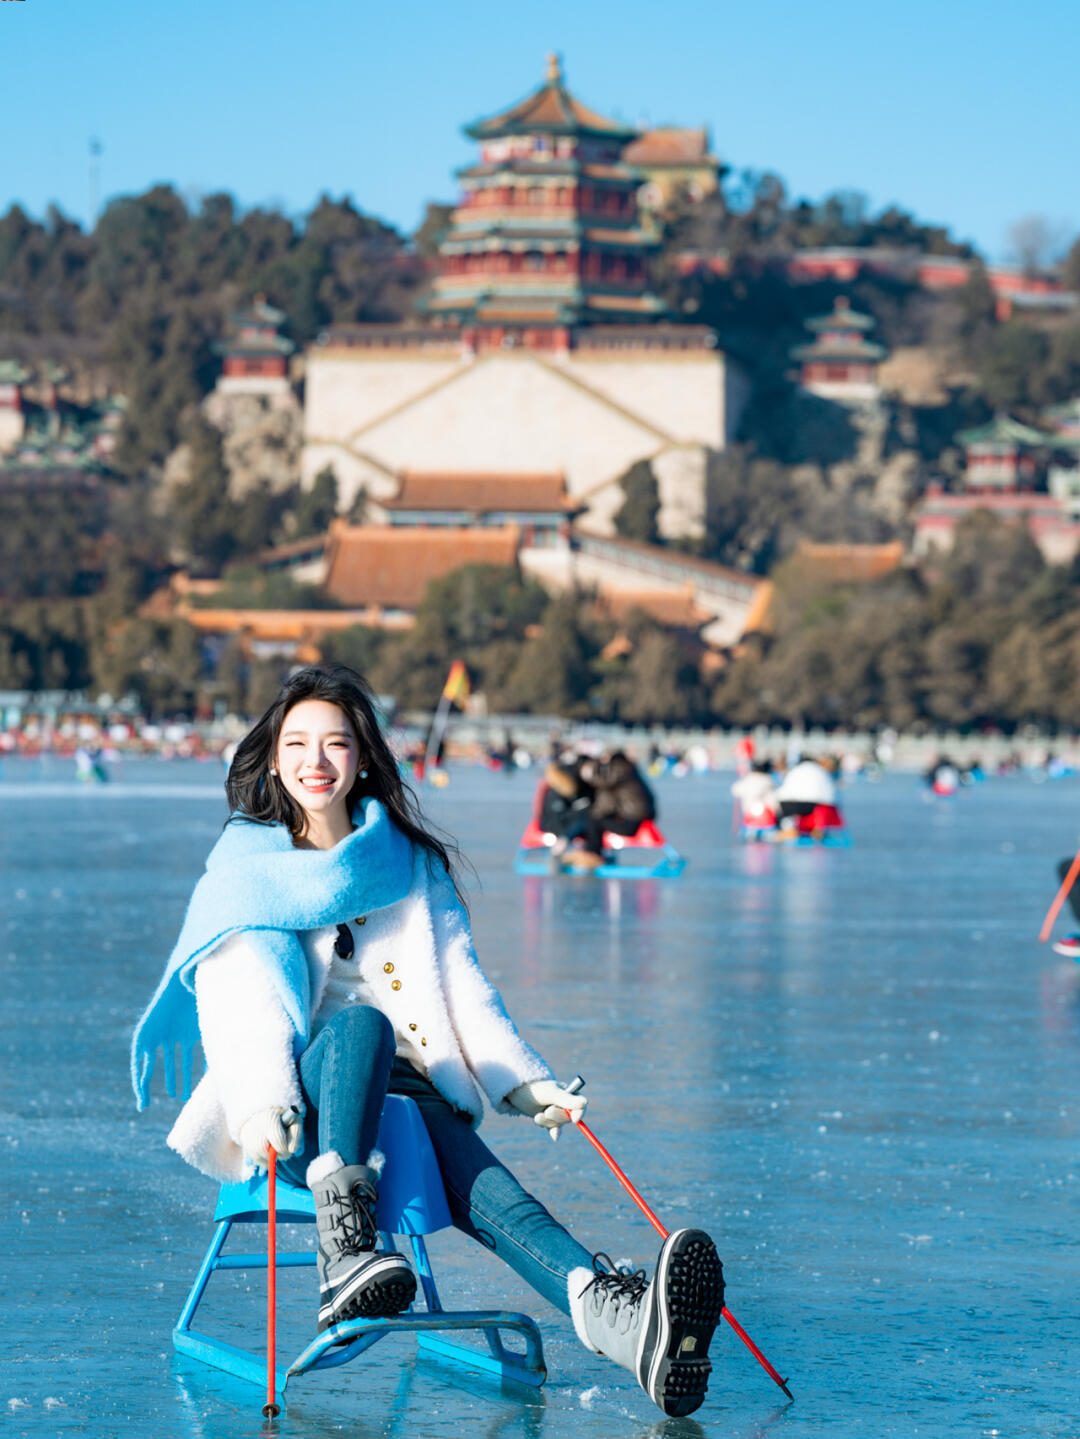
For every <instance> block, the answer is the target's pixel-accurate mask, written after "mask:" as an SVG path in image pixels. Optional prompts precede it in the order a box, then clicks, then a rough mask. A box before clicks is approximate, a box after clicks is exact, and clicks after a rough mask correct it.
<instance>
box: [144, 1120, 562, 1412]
mask: <svg viewBox="0 0 1080 1439" xmlns="http://www.w3.org/2000/svg"><path fill="white" fill-rule="evenodd" d="M395 1100H396V1103H397V1105H398V1106H402V1105H409V1106H410V1107H412V1106H411V1101H408V1100H400V1099H397V1097H395ZM385 1117H386V1116H385V1114H384V1121H385ZM381 1139H382V1131H380V1141H381ZM418 1168H420V1169H422V1163H421V1165H419V1166H418ZM427 1182H429V1183H430V1179H429V1178H428V1181H427ZM422 1183H423V1181H422ZM266 1194H267V1190H266V1181H265V1177H264V1178H263V1180H262V1182H261V1183H252V1184H248V1185H225V1186H224V1187H223V1188H222V1190H221V1192H220V1193H219V1195H218V1202H217V1207H216V1209H215V1212H214V1220H215V1227H214V1233H213V1236H212V1238H211V1240H210V1245H209V1248H208V1249H207V1251H206V1254H205V1256H204V1258H203V1261H202V1264H201V1265H200V1267H199V1272H198V1273H197V1274H196V1276H195V1282H194V1283H193V1284H192V1286H191V1291H190V1293H189V1294H188V1296H187V1299H186V1301H185V1303H184V1307H183V1309H182V1310H181V1312H180V1317H179V1319H178V1320H177V1321H176V1327H175V1329H174V1330H173V1335H172V1338H173V1347H174V1348H175V1349H176V1350H177V1351H178V1352H179V1353H181V1354H184V1355H187V1356H189V1357H190V1358H192V1359H197V1360H199V1361H200V1362H201V1363H203V1364H209V1365H211V1366H212V1367H213V1368H215V1369H220V1370H223V1371H224V1372H225V1373H227V1374H232V1375H234V1376H235V1377H236V1378H238V1379H244V1380H247V1381H248V1382H250V1383H252V1384H257V1385H260V1386H261V1387H262V1388H263V1389H265V1388H266V1383H267V1365H266V1356H265V1353H263V1354H255V1353H251V1352H249V1351H248V1350H246V1349H241V1348H238V1347H237V1346H236V1345H235V1344H229V1343H227V1342H226V1341H225V1340H222V1339H216V1338H214V1337H213V1336H212V1335H209V1334H205V1333H203V1332H202V1331H201V1330H198V1329H194V1328H192V1324H193V1321H194V1319H195V1315H196V1312H197V1310H198V1308H199V1304H200V1303H201V1301H202V1298H203V1295H204V1294H205V1292H206V1287H207V1285H208V1284H209V1282H210V1279H211V1276H212V1275H214V1274H216V1273H217V1272H218V1271H219V1270H230V1269H233V1270H252V1269H255V1270H258V1269H262V1270H265V1269H267V1267H268V1263H269V1261H268V1256H267V1253H266V1250H265V1249H264V1250H263V1251H262V1252H261V1253H241V1254H225V1253H223V1250H224V1248H225V1241H226V1240H227V1239H228V1237H229V1234H230V1231H231V1230H232V1227H233V1225H234V1224H238V1223H240V1224H243V1223H248V1224H256V1225H261V1226H264V1225H265V1224H266V1220H267V1210H266ZM277 1194H278V1204H277V1209H276V1213H277V1219H278V1221H279V1223H284V1224H314V1222H315V1205H314V1200H313V1199H312V1196H311V1192H310V1191H309V1190H306V1189H300V1188H297V1187H296V1186H295V1185H291V1184H286V1183H285V1182H284V1181H282V1180H280V1179H279V1180H278V1183H277ZM440 1200H441V1213H440ZM425 1202H426V1208H425ZM425 1213H426V1214H427V1215H428V1216H429V1218H428V1219H426V1220H424V1219H420V1220H419V1223H423V1224H424V1225H425V1230H424V1232H426V1233H431V1232H433V1230H435V1229H438V1228H443V1227H445V1224H446V1223H447V1222H448V1220H449V1213H448V1211H447V1210H446V1208H445V1195H444V1194H442V1193H441V1185H440V1194H439V1195H432V1194H431V1193H430V1192H429V1193H428V1194H427V1195H426V1196H423V1195H422V1196H421V1199H420V1200H419V1202H418V1204H417V1206H415V1207H412V1208H410V1207H404V1208H403V1209H401V1210H400V1212H399V1214H398V1218H399V1219H400V1222H401V1226H402V1231H403V1237H405V1238H407V1239H408V1241H409V1244H410V1246H411V1248H412V1256H413V1262H414V1264H415V1266H416V1272H417V1275H418V1276H419V1279H420V1285H421V1289H422V1292H423V1297H424V1303H425V1308H423V1309H417V1308H416V1307H413V1308H410V1309H409V1310H408V1311H407V1312H406V1313H405V1314H398V1315H395V1316H393V1317H390V1318H379V1319H348V1320H345V1321H343V1322H342V1323H341V1324H335V1325H332V1326H331V1327H330V1328H329V1329H326V1330H324V1331H323V1332H322V1333H321V1334H318V1335H316V1337H315V1338H314V1339H313V1340H312V1341H311V1342H310V1343H309V1344H308V1345H307V1346H306V1348H304V1349H303V1350H301V1352H300V1353H299V1354H298V1355H297V1356H296V1358H295V1359H293V1360H292V1362H291V1363H290V1364H288V1365H287V1366H286V1368H285V1372H284V1374H282V1370H281V1368H280V1367H279V1368H278V1369H277V1371H276V1376H275V1383H276V1387H277V1392H278V1394H279V1395H284V1393H285V1389H286V1385H287V1384H288V1382H289V1380H290V1379H292V1378H295V1377H297V1376H298V1375H301V1374H305V1373H307V1372H308V1370H312V1369H329V1368H334V1367H337V1366H338V1365H341V1364H348V1363H349V1362H350V1360H352V1359H355V1358H357V1357H358V1356H359V1355H361V1354H363V1353H364V1352H365V1351H366V1350H368V1349H370V1348H371V1347H372V1345H374V1344H377V1343H378V1342H379V1340H380V1339H385V1338H386V1336H387V1335H388V1334H397V1333H406V1332H408V1333H414V1334H415V1335H416V1340H417V1344H418V1345H419V1346H420V1348H421V1349H424V1350H427V1351H429V1352H430V1353H432V1354H434V1355H435V1356H437V1357H438V1358H440V1359H444V1360H448V1361H450V1362H451V1363H455V1364H460V1365H462V1366H463V1367H465V1368H468V1369H471V1370H473V1371H478V1372H480V1373H482V1374H488V1375H492V1376H494V1377H495V1378H497V1379H500V1380H502V1379H509V1380H512V1381H515V1382H516V1383H519V1384H525V1385H528V1386H529V1387H530V1388H534V1389H536V1388H539V1387H540V1385H542V1384H543V1382H544V1380H545V1379H546V1377H547V1369H546V1367H545V1364H544V1350H543V1344H542V1341H541V1338H540V1331H539V1329H538V1328H537V1326H536V1323H535V1321H534V1320H533V1319H530V1318H529V1316H528V1315H526V1314H517V1313H513V1312H511V1311H509V1310H503V1309H463V1310H448V1309H444V1308H443V1306H442V1301H441V1300H440V1298H439V1292H438V1289H437V1288H436V1285H435V1276H434V1274H433V1272H432V1268H431V1261H430V1259H429V1257H428V1251H427V1245H426V1244H425V1242H424V1233H421V1232H416V1230H417V1228H418V1227H419V1223H418V1222H417V1216H419V1215H424V1214H425ZM430 1216H434V1217H430ZM380 1236H381V1238H382V1240H383V1245H384V1247H385V1246H386V1245H387V1241H388V1237H389V1236H388V1234H387V1232H386V1231H383V1230H380ZM274 1263H275V1269H296V1268H313V1267H314V1265H315V1252H314V1250H310V1249H307V1250H295V1251H280V1250H279V1251H278V1253H277V1254H276V1255H275V1260H274ZM455 1330H456V1331H466V1330H467V1331H472V1332H474V1333H479V1334H482V1335H483V1337H484V1339H485V1340H486V1341H487V1350H486V1352H485V1351H484V1350H483V1349H480V1348H472V1347H470V1346H467V1345H465V1344H459V1343H455V1342H454V1340H453V1339H451V1338H448V1337H444V1335H445V1334H446V1332H447V1331H450V1332H453V1331H455ZM509 1334H517V1335H519V1336H520V1337H521V1339H522V1340H524V1352H520V1351H519V1350H518V1349H516V1348H515V1349H511V1348H508V1347H507V1345H506V1344H505V1342H504V1338H503V1336H504V1335H509Z"/></svg>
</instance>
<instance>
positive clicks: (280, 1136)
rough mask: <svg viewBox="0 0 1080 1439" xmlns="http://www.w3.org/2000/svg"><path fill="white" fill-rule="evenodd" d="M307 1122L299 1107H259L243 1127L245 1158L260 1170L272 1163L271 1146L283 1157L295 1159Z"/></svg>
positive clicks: (241, 1129) (242, 1141) (242, 1137)
mask: <svg viewBox="0 0 1080 1439" xmlns="http://www.w3.org/2000/svg"><path fill="white" fill-rule="evenodd" d="M303 1133H304V1123H303V1120H302V1119H301V1118H300V1116H299V1115H298V1114H297V1112H296V1110H295V1109H291V1108H290V1109H282V1108H281V1106H280V1105H275V1106H274V1107H273V1108H272V1109H259V1110H256V1112H255V1113H254V1114H253V1115H252V1116H251V1117H250V1119H245V1120H244V1122H243V1124H242V1125H241V1126H240V1135H239V1139H240V1148H241V1149H242V1150H243V1151H244V1158H245V1159H247V1160H248V1161H249V1163H251V1164H254V1165H255V1166H256V1167H257V1168H259V1169H266V1168H267V1166H268V1165H269V1163H270V1154H269V1151H270V1149H271V1148H273V1149H274V1151H275V1152H276V1153H277V1155H278V1156H279V1157H280V1158H282V1159H285V1158H291V1157H292V1156H293V1155H294V1154H295V1153H296V1152H297V1151H298V1150H299V1148H300V1140H301V1138H302V1137H303Z"/></svg>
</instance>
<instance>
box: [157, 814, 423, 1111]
mask: <svg viewBox="0 0 1080 1439" xmlns="http://www.w3.org/2000/svg"><path fill="white" fill-rule="evenodd" d="M353 823H354V824H355V825H356V826H357V828H356V829H355V830H354V831H353V833H352V834H350V835H348V836H347V837H346V838H345V839H343V840H342V841H341V842H340V843H339V844H336V845H335V846H334V848H333V849H326V850H317V849H316V850H298V849H294V848H293V843H292V837H291V835H290V834H289V831H288V830H287V829H286V828H285V826H284V825H280V824H276V825H265V824H255V823H254V822H252V821H251V820H234V821H232V822H231V823H230V824H228V825H226V827H225V831H224V833H223V834H222V836H221V838H220V839H219V840H218V842H217V844H216V845H215V846H214V848H213V849H212V850H211V851H210V855H209V857H208V858H207V861H206V873H205V874H204V875H203V876H202V878H201V879H200V880H199V882H198V884H197V885H196V886H195V891H194V893H193V894H192V896H191V901H190V903H189V904H188V908H187V914H186V915H185V916H184V924H183V928H182V929H181V931H180V938H179V939H178V940H177V941H176V947H175V948H174V950H173V952H172V954H171V956H170V958H169V962H168V964H167V965H166V966H165V973H164V974H163V975H162V977H161V982H160V984H159V985H158V987H157V990H156V991H155V993H154V997H153V999H152V1000H151V1001H150V1003H149V1005H148V1006H147V1009H146V1013H145V1014H144V1015H143V1017H142V1018H141V1019H140V1020H139V1022H138V1024H137V1025H136V1026H135V1033H134V1035H133V1036H132V1040H131V1083H132V1085H133V1087H134V1089H135V1098H136V1100H137V1102H138V1107H139V1108H140V1109H145V1108H146V1106H147V1104H148V1103H149V1102H150V1080H151V1077H152V1075H153V1072H154V1058H155V1055H156V1053H157V1051H158V1049H159V1048H160V1049H161V1050H162V1061H163V1062H162V1068H163V1071H164V1075H165V1089H166V1092H167V1093H168V1094H169V1096H170V1097H171V1098H175V1097H176V1089H177V1084H176V1048H177V1046H178V1045H179V1047H180V1051H181V1088H180V1097H181V1098H182V1099H186V1098H187V1097H188V1095H189V1094H190V1093H191V1063H192V1052H193V1050H194V1048H195V1045H196V1043H197V1042H198V1039H199V1017H198V1012H197V1010H196V1006H195V968H196V966H197V965H198V963H199V961H200V960H201V959H205V958H206V957H207V956H208V955H209V954H210V952H211V951H212V950H213V949H214V947H215V946H216V945H217V944H218V943H219V941H220V940H222V939H223V938H224V937H225V935H227V934H232V933H234V932H235V931H237V930H249V931H254V932H253V933H252V934H251V942H252V944H253V946H254V947H255V949H256V950H257V951H258V953H259V954H260V955H261V956H262V958H263V960H264V962H265V963H266V964H267V966H268V968H269V972H270V974H271V976H272V978H273V981H274V984H275V986H276V988H277V991H278V994H279V996H280V999H281V1003H282V1005H283V1007H284V1009H285V1013H286V1014H287V1015H288V1016H289V1019H290V1021H291V1022H292V1025H293V1028H294V1029H295V1031H296V1037H297V1043H298V1045H299V1046H301V1047H302V1046H303V1045H305V1044H306V1043H307V1040H308V1031H309V1027H310V1020H311V1016H310V1014H309V1007H310V981H309V977H308V968H307V960H306V959H305V956H304V951H303V949H302V947H301V945H300V941H299V939H298V938H297V934H296V932H297V930H304V929H319V928H321V927H322V926H323V925H328V924H342V923H344V922H345V921H346V920H348V919H354V918H355V917H356V916H357V915H361V914H368V913H370V912H371V910H373V909H383V908H385V907H386V906H387V905H390V904H395V903H396V902H397V901H398V900H399V899H404V897H405V895H406V894H408V892H409V887H410V884H411V882H412V844H411V842H410V841H409V839H408V838H407V837H406V836H405V835H404V834H402V832H401V830H399V829H398V828H397V827H396V825H395V824H394V823H393V821H392V820H391V819H390V818H389V817H388V816H387V814H386V811H385V810H384V809H383V807H382V805H381V804H380V803H379V802H378V800H375V799H366V800H362V801H361V803H360V805H359V806H358V808H357V810H356V813H355V814H354V815H353Z"/></svg>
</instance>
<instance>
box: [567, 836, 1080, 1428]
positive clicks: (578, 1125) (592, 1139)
mask: <svg viewBox="0 0 1080 1439" xmlns="http://www.w3.org/2000/svg"><path fill="white" fill-rule="evenodd" d="M1077 859H1078V860H1080V855H1078V856H1077ZM583 1083H584V1080H582V1084H583ZM575 1084H577V1081H576V1080H575V1081H571V1084H570V1085H568V1086H567V1088H568V1089H570V1091H571V1093H575V1092H576V1090H575V1088H574V1086H575ZM580 1088H581V1085H580V1084H577V1089H580ZM566 1113H567V1114H570V1111H569V1110H566ZM570 1119H571V1122H572V1123H573V1125H574V1128H575V1129H579V1130H580V1131H581V1133H582V1134H584V1136H585V1138H586V1139H587V1140H588V1141H589V1143H590V1144H591V1145H592V1147H593V1148H594V1149H595V1150H596V1152H597V1153H598V1154H599V1155H600V1157H601V1159H603V1161H604V1163H605V1164H606V1165H607V1166H608V1168H609V1169H610V1170H611V1172H612V1174H614V1176H615V1178H616V1179H617V1180H618V1181H619V1183H620V1184H621V1185H622V1187H623V1188H624V1189H625V1190H626V1192H627V1194H629V1196H630V1198H631V1199H632V1200H633V1201H634V1203H635V1204H636V1205H637V1207H638V1208H639V1209H640V1210H641V1212H642V1214H644V1216H645V1218H646V1219H647V1220H648V1221H649V1223H650V1224H651V1225H652V1227H653V1228H654V1229H655V1230H656V1232H657V1234H659V1236H660V1238H661V1239H666V1238H667V1237H668V1231H667V1230H666V1229H665V1228H664V1226H663V1225H662V1224H661V1223H660V1221H659V1219H657V1217H656V1215H655V1214H654V1213H653V1212H652V1210H651V1209H650V1208H649V1206H648V1205H647V1204H646V1203H645V1201H644V1199H642V1197H641V1195H640V1194H639V1193H638V1192H637V1190H636V1189H635V1188H634V1186H633V1185H632V1184H631V1183H630V1180H629V1179H628V1178H627V1177H626V1175H625V1174H624V1173H623V1171H622V1170H621V1169H620V1168H619V1166H618V1165H617V1164H616V1163H615V1161H614V1159H612V1157H611V1155H610V1154H609V1153H608V1151H607V1150H606V1149H605V1148H604V1146H603V1145H602V1144H601V1143H600V1141H599V1139H597V1137H596V1135H595V1134H594V1133H593V1132H592V1130H591V1129H590V1128H589V1126H588V1125H587V1124H586V1123H585V1121H584V1120H583V1119H574V1117H573V1115H570ZM720 1314H721V1316H722V1317H723V1318H724V1319H726V1320H727V1322H728V1323H729V1324H730V1325H731V1327H732V1329H734V1331H735V1333H736V1334H737V1335H738V1336H739V1338H740V1339H741V1340H742V1342H743V1343H744V1344H745V1345H746V1347H747V1349H749V1351H750V1353H751V1354H752V1355H753V1356H754V1358H755V1359H756V1360H757V1362H758V1363H759V1364H760V1365H761V1367H762V1368H763V1369H764V1370H765V1372H766V1374H768V1376H769V1378H770V1379H772V1380H774V1381H775V1382H776V1383H777V1384H779V1386H780V1388H781V1389H782V1390H783V1391H784V1393H785V1394H786V1395H787V1397H788V1398H789V1399H794V1397H795V1396H794V1394H792V1392H791V1390H790V1389H789V1388H788V1387H787V1380H786V1379H781V1377H780V1375H779V1374H778V1373H777V1371H776V1370H775V1369H774V1368H773V1366H772V1365H771V1364H770V1363H769V1361H768V1360H767V1359H766V1358H765V1356H764V1354H762V1352H761V1350H760V1349H759V1348H758V1347H757V1345H756V1344H755V1343H754V1341H753V1340H752V1339H751V1338H750V1336H749V1334H747V1332H746V1330H745V1329H744V1328H743V1327H742V1325H741V1324H740V1323H739V1322H738V1320H737V1319H736V1318H735V1316H734V1315H733V1314H732V1312H731V1310H730V1309H729V1308H728V1307H727V1305H726V1304H725V1305H724V1307H723V1308H722V1309H721V1310H720Z"/></svg>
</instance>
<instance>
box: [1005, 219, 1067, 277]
mask: <svg viewBox="0 0 1080 1439" xmlns="http://www.w3.org/2000/svg"><path fill="white" fill-rule="evenodd" d="M1071 234H1072V227H1071V226H1070V225H1068V224H1067V223H1066V222H1065V221H1063V220H1051V219H1050V217H1049V216H1048V215H1024V216H1023V217H1022V218H1021V219H1019V220H1016V221H1014V222H1013V224H1011V225H1010V226H1009V230H1008V234H1007V240H1008V246H1009V254H1010V256H1011V258H1013V259H1014V260H1016V261H1017V262H1018V263H1019V264H1021V265H1022V266H1023V267H1024V270H1025V271H1026V272H1027V273H1028V274H1035V273H1036V272H1038V271H1039V270H1045V269H1046V268H1047V267H1048V266H1049V265H1051V264H1052V263H1053V262H1054V261H1055V260H1059V259H1061V256H1062V255H1063V254H1064V252H1065V250H1066V248H1067V247H1068V244H1069V240H1070V238H1071Z"/></svg>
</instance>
